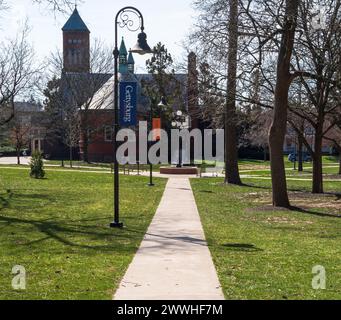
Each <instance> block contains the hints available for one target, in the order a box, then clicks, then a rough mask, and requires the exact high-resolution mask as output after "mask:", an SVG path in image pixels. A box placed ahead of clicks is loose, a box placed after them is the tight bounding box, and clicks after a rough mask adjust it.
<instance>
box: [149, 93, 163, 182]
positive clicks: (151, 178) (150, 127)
mask: <svg viewBox="0 0 341 320" xmlns="http://www.w3.org/2000/svg"><path fill="white" fill-rule="evenodd" d="M158 107H159V108H161V109H165V108H167V102H166V98H165V97H161V100H160V102H159V104H158ZM149 121H150V124H149V132H152V131H153V103H151V104H150V119H149ZM151 147H152V141H149V150H150V149H151ZM148 159H149V157H148ZM148 161H149V160H148ZM154 185H155V184H154V183H153V164H152V163H151V162H150V161H149V184H148V186H149V187H153V186H154Z"/></svg>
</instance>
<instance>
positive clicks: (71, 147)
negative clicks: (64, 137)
mask: <svg viewBox="0 0 341 320" xmlns="http://www.w3.org/2000/svg"><path fill="white" fill-rule="evenodd" d="M69 151H70V168H72V158H73V157H72V147H70V149H69Z"/></svg>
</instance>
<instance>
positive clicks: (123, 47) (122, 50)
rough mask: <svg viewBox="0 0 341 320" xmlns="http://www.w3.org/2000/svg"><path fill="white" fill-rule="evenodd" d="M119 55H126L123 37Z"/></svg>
mask: <svg viewBox="0 0 341 320" xmlns="http://www.w3.org/2000/svg"><path fill="white" fill-rule="evenodd" d="M120 55H121V56H123V55H124V56H126V55H128V51H127V48H126V45H125V43H124V39H123V37H122V42H121V46H120Z"/></svg>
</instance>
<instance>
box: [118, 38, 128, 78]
mask: <svg viewBox="0 0 341 320" xmlns="http://www.w3.org/2000/svg"><path fill="white" fill-rule="evenodd" d="M127 56H128V51H127V48H126V45H125V43H124V39H123V38H122V42H121V46H120V55H119V63H120V65H119V72H120V73H121V74H124V73H128V63H127Z"/></svg>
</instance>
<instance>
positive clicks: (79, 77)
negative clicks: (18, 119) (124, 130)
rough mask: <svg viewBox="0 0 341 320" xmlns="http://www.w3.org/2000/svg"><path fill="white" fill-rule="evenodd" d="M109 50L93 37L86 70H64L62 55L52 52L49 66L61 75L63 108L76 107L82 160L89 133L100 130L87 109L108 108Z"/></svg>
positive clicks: (110, 81) (111, 61)
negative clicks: (88, 64) (78, 71)
mask: <svg viewBox="0 0 341 320" xmlns="http://www.w3.org/2000/svg"><path fill="white" fill-rule="evenodd" d="M111 52H112V50H110V49H109V48H107V47H106V46H105V45H104V44H103V43H102V42H101V41H99V40H95V41H94V44H93V45H92V47H91V50H90V70H89V72H86V73H67V72H64V70H63V57H62V55H61V54H60V53H56V54H54V55H53V56H52V57H51V59H50V65H51V67H52V69H53V74H54V75H55V76H57V77H58V76H60V77H61V84H60V90H61V99H63V101H64V103H63V104H62V105H61V104H60V103H59V104H60V105H61V107H63V105H65V106H66V109H70V110H72V108H73V109H74V110H78V112H79V116H80V117H81V127H80V130H81V139H82V149H83V160H84V161H85V162H89V155H88V147H89V141H90V134H91V132H92V133H93V132H95V131H96V130H99V129H102V128H97V127H94V123H93V122H92V121H91V117H90V115H91V112H92V111H93V110H94V109H101V108H111V107H112V85H113V83H112V79H110V78H111V72H112V70H113V65H112V64H113V59H112V53H111Z"/></svg>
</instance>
